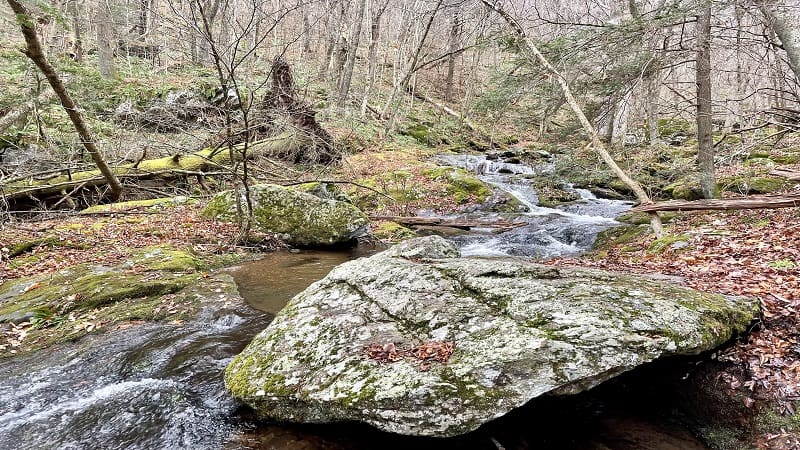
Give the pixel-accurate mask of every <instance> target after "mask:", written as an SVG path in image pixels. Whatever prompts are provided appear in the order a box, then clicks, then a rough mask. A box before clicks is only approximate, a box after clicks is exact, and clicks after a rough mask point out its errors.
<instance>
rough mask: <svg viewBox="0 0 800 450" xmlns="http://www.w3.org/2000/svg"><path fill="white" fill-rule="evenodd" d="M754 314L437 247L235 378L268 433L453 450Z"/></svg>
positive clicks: (326, 295)
mask: <svg viewBox="0 0 800 450" xmlns="http://www.w3.org/2000/svg"><path fill="white" fill-rule="evenodd" d="M757 312H758V302H757V301H756V300H754V299H750V298H741V297H725V296H721V295H713V294H705V293H700V292H697V291H693V290H691V289H688V288H685V287H681V286H679V285H676V284H674V283H671V282H669V281H665V280H663V279H658V278H653V277H641V276H631V275H623V274H613V273H607V272H602V271H597V270H588V269H579V268H574V269H569V268H554V267H550V266H542V265H538V264H535V263H532V262H530V261H527V260H521V259H513V258H505V259H496V258H492V259H481V258H460V257H459V251H458V249H457V248H456V247H455V246H454V245H453V244H452V243H450V242H448V241H446V240H445V239H443V238H441V237H437V236H431V237H427V238H419V239H414V240H410V241H406V242H404V243H402V244H400V245H397V246H395V247H393V248H391V249H389V250H387V251H385V252H382V253H380V254H378V255H375V256H372V257H369V258H362V259H359V260H356V261H352V262H349V263H345V264H342V265H340V266H338V267H337V268H335V269H334V270H333V271H332V272H331V273H330V274H329V275H328V276H326V277H325V278H324V279H322V280H321V281H319V282H317V283H314V284H313V285H312V286H310V287H309V288H308V289H306V290H305V291H304V292H303V293H301V294H300V295H298V296H296V297H295V298H293V299H292V300H291V301H290V302H289V304H288V305H287V306H286V307H285V308H284V309H283V310H281V312H280V313H278V315H277V316H276V318H275V320H274V321H273V322H272V323H271V324H270V326H269V327H267V329H266V330H264V331H263V332H261V333H260V334H259V335H258V336H256V338H255V339H254V340H253V342H252V343H251V344H250V345H248V347H247V348H246V349H245V350H244V351H243V352H242V353H241V354H240V355H238V356H237V357H236V358H235V359H234V360H233V362H232V363H231V364H230V365H229V366H228V368H227V369H226V373H225V380H226V385H227V386H228V388H229V389H230V390H231V392H232V393H233V395H234V396H235V397H237V398H239V399H241V400H242V401H244V402H245V403H247V404H248V405H250V406H251V407H253V408H254V409H255V411H256V412H257V414H258V415H259V416H260V417H262V418H265V419H271V420H279V421H290V422H307V423H328V422H337V421H359V422H365V423H369V424H371V425H374V426H376V427H378V428H380V429H383V430H385V431H389V432H394V433H400V434H408V435H419V436H436V437H449V436H455V435H459V434H464V433H468V432H470V431H473V430H475V429H477V428H478V427H480V426H481V425H483V424H485V423H487V422H489V421H491V420H493V419H496V418H498V417H501V416H503V415H505V414H507V413H509V412H510V411H512V410H513V409H515V408H518V407H520V406H522V405H524V404H526V403H528V402H529V401H531V400H532V399H534V398H536V397H539V396H542V395H545V394H548V395H571V394H576V393H579V392H582V391H585V390H587V389H591V388H593V387H595V386H597V385H599V384H600V383H602V382H604V381H607V380H609V379H612V378H614V377H615V376H617V375H619V374H621V373H624V372H627V371H629V370H631V369H633V368H635V367H637V366H640V365H642V364H644V363H647V362H650V361H653V360H655V359H657V358H660V357H665V356H670V355H696V354H699V353H701V352H703V351H707V350H711V349H714V348H716V347H717V346H719V345H721V344H722V343H724V342H725V341H727V340H729V339H730V338H732V337H733V336H734V335H735V334H736V333H740V332H743V331H745V329H746V327H747V326H748V324H749V323H750V322H751V320H753V318H754V317H755V315H756V314H757Z"/></svg>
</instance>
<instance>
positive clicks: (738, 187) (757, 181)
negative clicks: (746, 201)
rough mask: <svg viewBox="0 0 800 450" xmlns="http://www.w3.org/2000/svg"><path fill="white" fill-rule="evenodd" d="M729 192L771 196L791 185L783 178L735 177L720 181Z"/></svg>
mask: <svg viewBox="0 0 800 450" xmlns="http://www.w3.org/2000/svg"><path fill="white" fill-rule="evenodd" d="M720 185H721V187H722V188H723V189H724V190H726V191H728V192H737V193H742V194H771V193H773V192H776V191H780V190H782V189H784V188H786V187H787V186H788V185H789V183H788V182H787V181H786V180H784V179H782V178H772V177H734V178H727V179H725V180H722V181H720Z"/></svg>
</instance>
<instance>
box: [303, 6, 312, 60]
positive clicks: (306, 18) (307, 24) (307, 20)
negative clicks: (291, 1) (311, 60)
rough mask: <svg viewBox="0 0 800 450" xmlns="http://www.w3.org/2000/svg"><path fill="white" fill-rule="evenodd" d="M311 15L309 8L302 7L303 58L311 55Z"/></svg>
mask: <svg viewBox="0 0 800 450" xmlns="http://www.w3.org/2000/svg"><path fill="white" fill-rule="evenodd" d="M310 15H311V13H310V12H309V6H308V5H305V6H303V56H308V55H310V54H311V17H310Z"/></svg>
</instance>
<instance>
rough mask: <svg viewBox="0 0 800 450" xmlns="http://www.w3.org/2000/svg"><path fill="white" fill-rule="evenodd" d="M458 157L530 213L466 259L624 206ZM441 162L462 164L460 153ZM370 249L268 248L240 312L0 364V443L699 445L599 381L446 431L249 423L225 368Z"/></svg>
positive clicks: (578, 238)
mask: <svg viewBox="0 0 800 450" xmlns="http://www.w3.org/2000/svg"><path fill="white" fill-rule="evenodd" d="M458 158H463V157H458ZM461 161H463V162H464V164H463V167H468V168H470V169H473V170H476V171H478V172H479V173H480V176H481V178H482V179H484V180H486V181H488V182H490V183H492V184H494V185H496V186H498V187H500V188H502V189H505V190H507V191H509V192H512V193H514V195H516V196H517V197H518V198H519V199H520V200H521V201H522V202H523V203H524V204H525V205H526V206H528V208H529V209H530V211H529V212H527V213H525V214H523V215H521V216H519V217H520V218H521V219H522V220H524V221H526V223H527V225H526V226H525V227H522V228H518V229H515V230H513V231H510V232H507V233H503V234H500V235H494V234H490V233H488V232H487V233H477V234H470V235H466V236H460V237H456V238H455V239H456V240H457V242H458V243H459V245H460V246H461V247H462V248H463V250H464V252H465V253H468V254H482V255H486V254H511V255H529V256H530V255H532V256H539V257H542V256H554V255H557V254H572V253H575V252H579V251H582V250H583V249H585V248H588V246H590V245H591V241H592V240H593V239H594V236H595V235H596V233H597V232H598V231H599V230H601V229H603V228H605V227H608V226H613V225H614V224H615V223H614V222H613V220H612V218H613V217H614V216H615V215H616V214H617V213H618V212H619V211H622V210H624V209H625V208H626V207H627V206H628V205H627V204H625V203H620V202H609V201H605V200H597V199H594V198H593V197H592V196H590V195H589V194H588V193H586V192H585V191H578V192H580V193H581V195H582V197H583V200H582V201H581V202H578V203H576V204H574V205H571V206H568V207H563V208H558V209H550V208H540V207H538V206H536V201H535V192H533V191H532V190H530V188H529V187H527V186H526V184H525V183H524V181H518V180H515V179H514V176H513V173H511V174H510V173H508V172H514V171H517V170H518V171H520V172H517V173H523V174H524V173H527V174H532V173H533V172H534V171H535V169H533V168H530V167H527V166H521V165H510V166H509V165H506V166H504V167H499V168H498V167H497V166H492V165H491V164H489V163H488V162H486V161H483V162H481V160H480V159H479V158H478V159H470V158H463V159H462V160H461ZM445 162H447V163H448V164H452V165H460V164H461V163H460V162H459V161H458V160H456V159H455V157H447V160H446V161H445ZM473 164H474V165H473ZM480 164H483V168H479V167H478V165H480ZM471 165H472V166H471ZM517 166H519V167H517ZM501 169H502V170H501ZM524 171H527V172H524ZM501 172H502V173H501ZM563 228H569V230H566V229H563ZM374 251H375V250H366V251H362V252H358V251H350V252H347V251H342V252H323V251H303V252H299V253H288V252H282V253H274V254H269V255H266V256H265V257H264V258H263V259H261V260H259V261H256V262H252V263H247V264H244V265H242V266H239V267H236V268H233V269H230V271H229V273H230V274H231V275H232V276H233V277H234V278H235V279H236V281H237V285H238V286H239V290H240V293H241V294H242V296H243V297H244V298H245V299H246V300H247V302H248V303H249V306H248V305H246V304H243V303H241V302H240V301H235V300H230V301H225V302H222V301H218V302H210V303H207V304H206V305H205V306H204V307H203V308H202V310H201V313H200V314H199V316H198V317H197V318H196V319H193V320H191V321H188V322H185V323H176V324H166V323H146V324H135V325H130V326H127V327H122V328H119V329H115V330H111V331H107V332H105V333H100V334H96V335H91V336H87V337H84V338H82V339H80V340H79V341H78V342H76V343H72V344H62V345H57V346H53V347H51V348H48V349H45V350H42V351H39V352H36V353H34V354H30V355H25V356H20V357H16V358H13V359H7V360H2V361H0V449H3V450H5V449H9V450H11V449H14V450H27V449H162V448H163V449H240V448H250V449H287V450H311V449H320V450H322V449H375V448H381V449H385V450H387V449H407V448H415V449H417V450H423V449H437V450H440V449H451V448H452V449H501V448H502V449H509V450H510V449H533V448H536V449H575V450H584V449H615V450H643V449H651V450H678V449H682V450H695V449H704V448H705V447H703V446H702V445H701V444H700V443H699V442H698V441H697V440H696V439H695V438H694V437H692V435H691V434H690V433H689V432H688V431H687V430H686V429H685V428H683V427H681V426H679V425H676V424H675V423H674V422H673V421H671V420H665V419H664V418H663V417H662V416H660V415H659V414H660V413H659V410H654V409H653V408H652V404H653V402H652V401H650V400H646V399H643V398H639V397H644V396H642V395H640V392H641V391H639V390H635V391H632V393H631V394H622V395H621V394H620V393H619V392H618V391H614V390H613V388H606V387H602V386H601V388H598V389H595V390H593V391H592V392H590V393H587V394H582V395H578V396H572V397H571V398H569V399H542V400H541V401H537V402H534V403H536V404H535V405H532V406H526V407H524V408H521V409H520V410H519V411H516V412H514V413H512V414H510V415H508V416H507V417H504V418H502V419H500V420H498V421H495V422H492V423H490V424H488V425H487V426H484V427H482V428H481V429H480V430H478V431H476V432H474V433H471V434H469V435H467V436H463V437H459V438H454V439H423V438H410V437H402V436H397V435H391V434H387V433H382V432H379V431H377V430H375V429H373V428H370V427H368V426H364V425H357V424H332V425H326V426H300V425H286V424H270V423H263V422H257V421H255V420H253V419H252V417H250V414H249V413H248V411H247V409H246V408H243V407H241V406H239V405H237V404H236V402H234V401H233V400H232V399H231V398H230V396H229V395H228V394H227V393H226V391H225V388H224V385H223V383H222V371H223V369H224V367H225V366H226V365H227V363H228V362H229V361H230V359H231V358H232V357H233V356H234V355H235V354H236V353H238V352H239V351H241V349H242V348H243V347H244V346H245V345H246V344H247V343H248V342H249V341H250V339H252V337H253V336H254V335H255V334H256V333H258V332H259V331H260V330H262V329H263V328H264V327H266V325H267V324H268V323H269V322H270V321H271V320H272V318H273V317H274V314H275V313H276V312H277V311H278V310H280V308H281V307H282V306H283V305H284V304H285V303H286V302H287V301H288V300H289V299H290V298H291V297H292V296H294V295H295V294H297V293H298V292H300V291H302V290H303V289H304V288H306V287H307V286H308V285H309V284H311V283H312V282H314V281H316V280H318V279H320V278H322V277H324V276H325V274H327V272H328V271H330V270H331V269H332V268H333V267H335V266H336V265H338V264H340V263H342V262H344V261H347V260H349V259H352V258H354V257H358V256H363V255H365V254H368V253H370V252H374ZM220 295H221V296H223V295H224V294H220ZM648 383H649V382H648ZM604 389H605V390H607V391H609V392H606V393H604ZM609 389H610V390H609ZM620 399H622V400H620ZM631 399H634V401H633V402H632V403H631Z"/></svg>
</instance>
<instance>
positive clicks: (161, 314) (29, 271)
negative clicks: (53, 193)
mask: <svg viewBox="0 0 800 450" xmlns="http://www.w3.org/2000/svg"><path fill="white" fill-rule="evenodd" d="M128 206H131V205H128ZM199 206H200V205H198V204H195V203H192V202H185V201H174V200H173V201H170V202H166V201H165V202H145V203H144V204H141V205H140V204H134V205H133V206H132V207H133V209H118V210H116V213H113V212H111V211H105V212H100V211H95V212H94V213H92V214H85V215H78V216H71V217H66V218H60V219H51V220H44V221H38V222H30V223H24V224H22V223H20V224H10V225H8V224H7V225H6V226H5V227H4V229H3V233H2V237H1V238H0V357H7V356H10V355H14V354H19V353H23V352H28V351H32V350H35V349H38V348H42V347H45V346H48V345H51V344H53V343H56V342H62V341H65V340H74V339H78V338H79V337H81V336H83V335H85V334H86V333H92V332H98V331H101V330H104V329H107V328H109V327H111V326H119V325H120V324H124V323H129V322H136V321H147V320H161V321H180V320H184V319H186V318H188V317H191V316H192V315H193V313H194V312H195V310H196V308H197V305H198V297H197V296H196V295H194V291H195V290H196V289H197V288H198V286H201V285H202V284H203V283H206V282H211V281H213V280H212V279H213V278H214V276H213V275H210V274H211V273H213V269H215V268H217V267H222V266H226V265H230V264H233V263H235V262H238V261H242V260H244V259H247V258H251V257H252V253H250V252H247V251H242V250H239V247H238V246H237V245H236V243H237V228H236V225H234V224H226V223H222V222H217V221H213V220H209V219H203V218H201V217H200V216H199V214H198V208H199ZM256 238H257V239H260V241H258V242H257V245H258V246H260V247H261V248H264V249H275V248H278V247H279V246H280V245H281V244H280V243H279V242H278V241H277V240H275V239H273V238H271V237H269V236H257V235H254V239H256ZM254 243H255V242H254Z"/></svg>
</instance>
